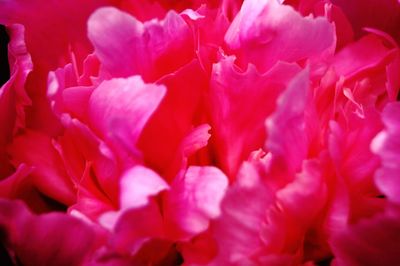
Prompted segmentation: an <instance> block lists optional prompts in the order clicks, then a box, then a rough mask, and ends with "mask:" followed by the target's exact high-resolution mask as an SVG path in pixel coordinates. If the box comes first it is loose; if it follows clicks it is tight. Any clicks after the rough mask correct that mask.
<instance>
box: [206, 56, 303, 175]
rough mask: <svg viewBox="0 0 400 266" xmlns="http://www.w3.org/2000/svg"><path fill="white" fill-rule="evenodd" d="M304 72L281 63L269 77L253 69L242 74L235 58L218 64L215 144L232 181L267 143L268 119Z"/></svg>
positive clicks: (214, 92)
mask: <svg viewBox="0 0 400 266" xmlns="http://www.w3.org/2000/svg"><path fill="white" fill-rule="evenodd" d="M299 71H300V68H299V67H298V66H296V65H291V64H286V63H278V64H277V65H276V66H275V67H273V68H272V69H270V70H269V71H268V72H266V73H265V74H262V75H261V74H260V73H259V72H258V71H257V70H256V69H255V67H254V66H253V65H251V64H250V65H249V66H248V69H247V71H246V72H244V73H243V72H239V70H238V69H237V67H236V66H235V65H234V57H228V58H225V59H223V60H221V61H220V62H219V63H217V64H214V66H213V70H212V76H211V91H210V100H211V113H212V119H213V124H214V127H213V137H212V138H213V141H214V145H215V146H214V148H215V152H216V155H217V159H218V161H219V164H220V165H221V168H222V170H224V171H225V172H226V173H227V174H228V175H229V176H230V178H233V177H235V175H236V172H237V170H238V168H239V166H240V163H241V162H242V161H243V160H245V159H247V158H248V156H249V154H250V152H252V151H254V150H256V149H258V148H259V147H260V146H262V144H263V143H264V142H265V137H266V136H265V129H264V122H265V119H266V118H267V117H268V116H269V115H270V114H271V113H272V112H273V110H274V109H275V107H276V106H275V105H276V99H277V98H278V96H279V95H280V94H281V92H282V91H284V89H285V88H286V86H287V84H288V83H289V81H290V80H291V79H292V78H293V77H294V76H295V75H296V74H297V73H298V72H299Z"/></svg>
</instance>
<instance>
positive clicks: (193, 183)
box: [165, 166, 228, 238]
mask: <svg viewBox="0 0 400 266" xmlns="http://www.w3.org/2000/svg"><path fill="white" fill-rule="evenodd" d="M227 186H228V179H227V178H226V176H225V175H224V173H222V172H221V170H219V169H218V168H215V167H211V166H204V167H199V166H191V167H189V168H188V170H187V172H186V173H185V175H184V176H178V177H177V178H176V179H175V180H174V182H173V183H172V185H171V190H170V191H169V193H168V196H167V200H166V201H167V203H166V206H165V216H166V223H167V227H168V230H169V233H170V234H171V235H174V236H175V237H176V238H188V237H191V236H193V235H196V234H198V233H201V232H203V231H205V230H206V229H207V228H208V226H209V221H210V219H215V218H217V217H218V216H219V215H220V203H221V200H222V198H223V197H224V195H225V190H226V188H227Z"/></svg>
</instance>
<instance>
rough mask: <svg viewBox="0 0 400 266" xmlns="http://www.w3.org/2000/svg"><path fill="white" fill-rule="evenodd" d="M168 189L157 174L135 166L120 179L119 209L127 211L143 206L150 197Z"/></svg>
mask: <svg viewBox="0 0 400 266" xmlns="http://www.w3.org/2000/svg"><path fill="white" fill-rule="evenodd" d="M168 188H169V186H168V184H167V183H166V182H165V181H164V180H163V179H162V178H161V177H160V176H159V175H158V174H157V173H155V172H154V171H152V170H150V169H148V168H146V167H143V166H135V167H133V168H131V169H129V170H127V171H126V172H125V173H124V175H123V176H122V178H121V188H120V205H121V206H120V207H121V209H127V208H138V207H142V206H145V205H147V204H148V202H149V197H150V196H155V195H157V194H158V193H159V192H161V191H162V190H166V189H168Z"/></svg>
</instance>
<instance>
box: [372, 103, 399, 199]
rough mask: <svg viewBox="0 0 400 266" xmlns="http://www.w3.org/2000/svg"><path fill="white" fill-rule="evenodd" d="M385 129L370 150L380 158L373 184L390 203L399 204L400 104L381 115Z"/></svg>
mask: <svg viewBox="0 0 400 266" xmlns="http://www.w3.org/2000/svg"><path fill="white" fill-rule="evenodd" d="M382 120H383V123H384V125H385V127H386V128H385V129H384V130H383V131H382V132H380V133H379V134H378V135H377V136H376V137H375V138H374V140H373V142H372V144H371V148H372V150H373V152H374V153H376V154H377V155H378V156H380V158H381V163H382V166H381V168H380V169H379V170H378V171H377V172H376V175H375V182H376V184H377V186H378V188H379V189H380V190H381V191H382V192H383V193H384V194H385V195H386V196H387V197H388V199H389V200H390V201H394V202H396V203H400V187H399V185H398V184H399V182H400V176H399V172H400V142H399V139H400V104H399V103H398V102H394V103H390V104H388V105H387V106H386V108H385V109H384V111H383V113H382Z"/></svg>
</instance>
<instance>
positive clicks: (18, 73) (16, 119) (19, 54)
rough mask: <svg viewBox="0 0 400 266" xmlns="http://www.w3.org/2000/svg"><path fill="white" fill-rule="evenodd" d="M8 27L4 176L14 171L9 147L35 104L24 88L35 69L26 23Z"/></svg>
mask: <svg viewBox="0 0 400 266" xmlns="http://www.w3.org/2000/svg"><path fill="white" fill-rule="evenodd" d="M7 30H8V34H9V35H10V43H9V44H8V53H9V54H8V58H9V65H10V79H9V80H8V81H7V82H6V83H5V84H4V85H3V86H1V88H0V132H1V134H0V179H1V178H2V177H5V176H8V175H10V174H11V173H12V172H13V169H12V167H11V165H10V162H9V161H8V158H7V154H6V147H7V145H8V144H9V142H10V141H11V139H12V137H13V134H14V133H15V132H16V131H17V130H18V129H19V128H24V127H25V106H27V105H29V104H31V100H30V98H29V97H28V95H27V93H26V91H25V88H24V85H25V81H26V78H27V76H28V74H29V73H30V71H31V70H32V61H31V57H30V55H29V54H28V51H27V48H26V45H25V41H24V32H25V29H24V27H23V26H22V25H17V24H13V25H10V26H8V27H7Z"/></svg>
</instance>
